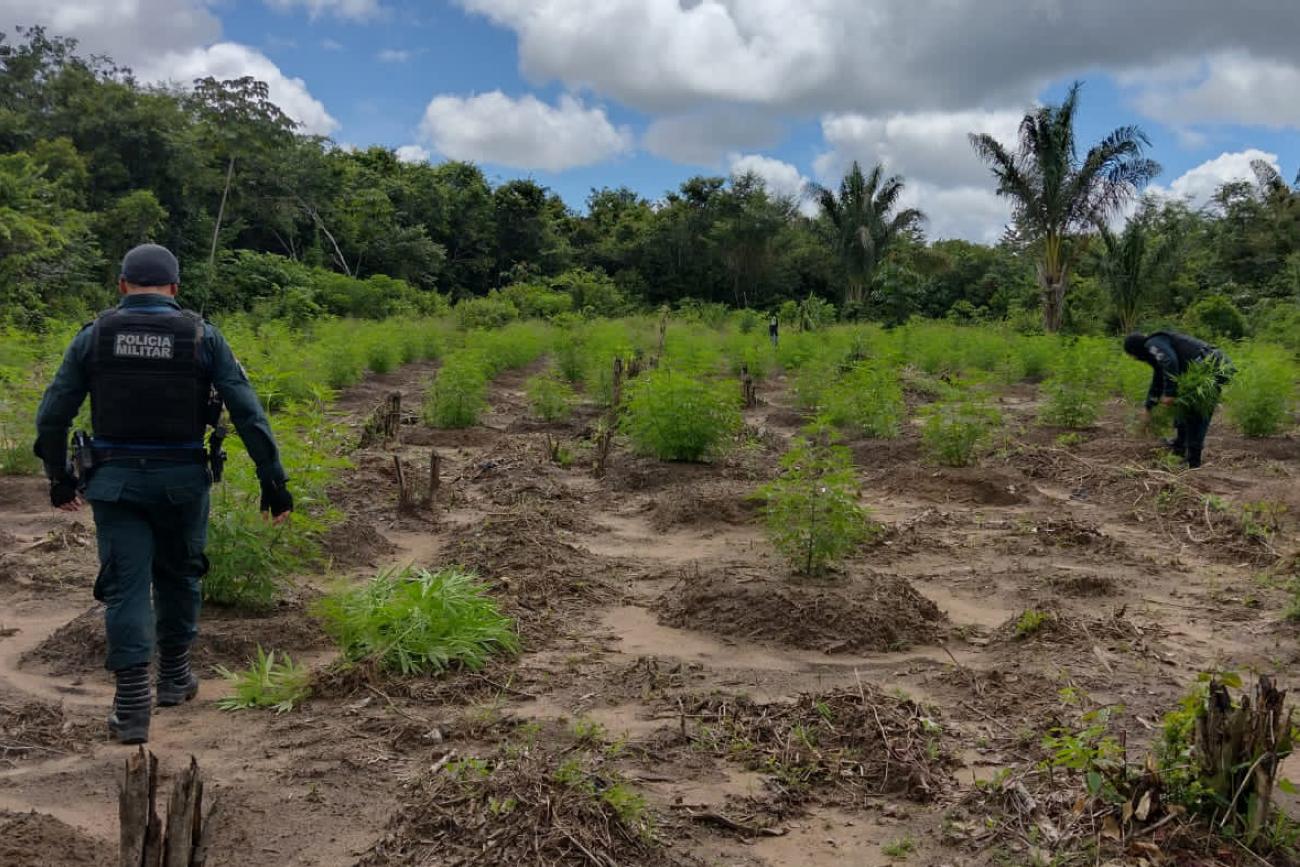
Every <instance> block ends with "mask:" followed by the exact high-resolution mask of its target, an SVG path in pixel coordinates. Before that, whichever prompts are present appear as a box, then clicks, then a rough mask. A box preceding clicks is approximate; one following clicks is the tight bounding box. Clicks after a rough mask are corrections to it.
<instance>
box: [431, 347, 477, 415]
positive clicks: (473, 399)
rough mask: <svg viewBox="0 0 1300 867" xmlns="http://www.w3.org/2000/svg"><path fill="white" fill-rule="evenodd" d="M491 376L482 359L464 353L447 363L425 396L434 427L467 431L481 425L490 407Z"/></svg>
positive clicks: (466, 351)
mask: <svg viewBox="0 0 1300 867" xmlns="http://www.w3.org/2000/svg"><path fill="white" fill-rule="evenodd" d="M487 386H488V377H487V372H486V371H485V370H484V363H483V358H482V356H481V355H480V354H479V353H477V352H475V351H473V350H461V351H459V352H456V353H454V354H453V355H451V356H450V357H448V358H447V360H446V361H445V362H443V365H442V369H441V370H439V371H438V375H437V376H435V377H434V379H433V382H431V383H430V384H429V391H428V393H427V395H426V396H425V403H424V406H425V409H424V415H425V420H426V421H428V422H429V424H431V425H433V426H434V427H442V428H463V427H472V426H473V425H475V424H478V417H479V415H480V414H481V413H482V412H483V409H484V408H485V407H486V406H487Z"/></svg>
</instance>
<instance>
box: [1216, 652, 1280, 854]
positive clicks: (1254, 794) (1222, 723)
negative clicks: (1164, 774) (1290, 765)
mask: <svg viewBox="0 0 1300 867" xmlns="http://www.w3.org/2000/svg"><path fill="white" fill-rule="evenodd" d="M1204 711H1205V712H1204V713H1203V714H1202V715H1201V716H1200V717H1198V718H1197V720H1196V731H1195V735H1194V738H1195V740H1194V745H1195V755H1196V763H1197V766H1198V767H1197V769H1198V771H1199V774H1198V776H1199V777H1200V781H1201V783H1202V784H1204V785H1205V786H1206V787H1207V788H1209V789H1211V791H1212V792H1213V793H1214V796H1215V798H1216V799H1217V800H1219V801H1220V802H1221V803H1225V804H1228V808H1227V810H1226V811H1225V812H1224V813H1223V815H1222V818H1221V819H1220V821H1219V822H1218V824H1219V827H1225V826H1227V825H1228V823H1230V822H1231V823H1233V824H1234V825H1236V826H1237V828H1238V831H1239V832H1241V833H1242V836H1243V838H1244V840H1245V843H1246V845H1248V846H1249V845H1251V844H1252V843H1253V842H1254V840H1255V839H1256V838H1257V837H1258V836H1259V834H1260V833H1261V832H1262V831H1263V830H1264V829H1265V828H1267V827H1268V824H1269V820H1270V814H1271V812H1272V807H1273V787H1274V786H1275V785H1276V784H1277V777H1278V771H1279V769H1280V767H1281V764H1282V760H1283V759H1284V758H1285V757H1286V756H1287V755H1289V754H1290V752H1291V748H1292V743H1291V711H1290V710H1288V709H1287V708H1286V691H1285V690H1280V689H1278V688H1277V687H1276V685H1274V683H1273V679H1272V678H1271V677H1268V676H1267V675H1260V678H1259V682H1258V683H1257V684H1256V686H1255V695H1254V701H1251V697H1250V696H1248V695H1243V696H1242V697H1241V701H1240V702H1238V703H1237V704H1236V705H1234V704H1233V701H1232V696H1231V694H1229V692H1228V688H1227V686H1225V685H1224V684H1223V682H1222V681H1220V680H1219V679H1218V678H1215V679H1213V680H1211V681H1210V687H1209V690H1208V692H1207V694H1206V696H1205V708H1204Z"/></svg>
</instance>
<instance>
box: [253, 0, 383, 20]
mask: <svg viewBox="0 0 1300 867" xmlns="http://www.w3.org/2000/svg"><path fill="white" fill-rule="evenodd" d="M266 3H267V5H268V6H270V7H271V8H272V9H276V10H278V11H280V12H290V11H292V10H294V9H297V8H302V9H305V10H306V11H307V14H308V15H309V16H310V17H311V18H313V19H316V18H320V17H321V16H324V15H332V16H334V17H336V18H345V19H351V20H353V21H364V20H366V19H367V18H373V17H375V16H376V15H378V14H379V12H380V5H379V0H266Z"/></svg>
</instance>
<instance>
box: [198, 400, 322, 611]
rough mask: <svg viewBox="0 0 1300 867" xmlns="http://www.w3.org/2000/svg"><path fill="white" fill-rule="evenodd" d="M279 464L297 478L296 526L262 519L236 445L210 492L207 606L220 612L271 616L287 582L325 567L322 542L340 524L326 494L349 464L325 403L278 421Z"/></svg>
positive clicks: (249, 471)
mask: <svg viewBox="0 0 1300 867" xmlns="http://www.w3.org/2000/svg"><path fill="white" fill-rule="evenodd" d="M274 425H275V433H276V439H277V440H278V443H279V446H280V458H281V460H282V461H283V462H284V465H285V466H286V467H288V468H289V469H290V472H291V473H292V475H293V494H294V500H295V508H294V513H293V520H292V521H289V522H286V523H284V524H281V525H278V526H277V525H273V524H271V523H269V522H268V521H265V520H263V518H262V516H261V514H259V512H258V502H259V500H260V492H261V486H260V484H259V482H258V480H257V473H256V469H255V467H254V466H253V462H252V461H251V460H249V459H248V457H247V455H246V454H245V453H244V448H243V444H242V443H241V442H240V440H239V438H238V437H233V436H232V437H230V438H229V439H228V440H226V451H228V452H229V453H230V460H229V461H228V462H227V464H226V475H225V479H224V481H223V482H222V483H221V484H220V485H219V486H217V487H215V488H214V489H213V492H212V515H211V519H210V521H209V525H208V556H209V558H210V561H211V569H210V570H209V572H208V574H207V575H206V576H204V578H203V598H204V600H205V601H206V602H211V603H215V604H217V605H230V606H235V607H238V608H245V609H254V610H260V609H266V608H270V607H271V606H273V605H274V604H275V602H276V600H277V598H278V597H279V594H280V589H281V582H282V580H283V579H284V577H285V576H288V575H292V574H301V573H303V572H309V571H311V570H312V569H313V568H315V567H316V566H317V564H318V563H319V562H320V559H321V551H320V544H319V541H318V539H319V536H320V534H321V533H323V532H324V531H325V530H326V529H328V527H329V526H330V525H331V524H332V523H334V522H335V521H336V520H338V514H337V512H336V511H335V510H333V509H331V508H330V506H329V501H328V499H327V497H326V489H327V488H328V487H329V485H330V484H331V482H332V481H333V480H334V478H335V477H336V475H337V472H338V470H340V469H341V468H343V467H345V466H347V461H346V460H344V459H342V458H340V457H338V456H337V455H338V453H339V451H340V450H341V449H342V446H343V433H342V429H341V428H340V427H338V426H336V425H331V424H329V423H328V422H327V421H326V418H325V412H324V408H323V405H322V404H321V402H320V401H319V400H318V401H313V402H310V403H301V404H290V405H287V406H285V407H284V408H283V409H282V410H281V411H280V412H278V413H277V414H276V415H275V416H274Z"/></svg>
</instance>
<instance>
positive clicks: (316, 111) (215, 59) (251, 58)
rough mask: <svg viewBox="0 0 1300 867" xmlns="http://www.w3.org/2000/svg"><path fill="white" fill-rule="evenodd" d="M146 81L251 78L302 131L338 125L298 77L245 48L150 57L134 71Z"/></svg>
mask: <svg viewBox="0 0 1300 867" xmlns="http://www.w3.org/2000/svg"><path fill="white" fill-rule="evenodd" d="M136 73H137V74H138V75H139V76H140V78H142V79H144V80H146V81H158V82H172V83H175V84H179V85H181V86H187V85H189V84H190V83H191V82H192V81H193V80H194V79H196V78H204V77H206V76H212V77H213V78H240V77H242V76H245V75H251V76H252V77H254V78H257V79H259V80H261V81H265V82H266V84H267V87H268V89H269V91H270V95H271V101H272V102H274V103H275V104H276V105H278V106H279V107H280V110H281V111H283V112H284V113H285V114H287V115H288V116H289V117H291V118H292V119H293V120H295V121H297V122H298V123H299V124H300V127H301V131H302V132H305V133H309V134H313V135H329V134H330V133H332V132H333V131H334V130H336V129H337V128H338V126H339V124H338V121H336V120H335V119H334V118H333V117H332V116H330V113H329V112H328V111H326V110H325V106H324V105H323V104H322V103H321V102H320V100H318V99H316V98H315V97H314V96H312V95H311V93H310V92H309V91H308V90H307V85H306V83H305V82H304V81H303V80H302V79H301V78H291V77H289V76H287V75H285V74H284V73H283V72H281V71H280V67H278V66H276V65H275V64H274V63H273V62H272V61H271V60H270V59H269V58H268V57H267V56H266V55H264V54H262V53H261V52H260V51H257V50H256V49H253V48H249V47H248V46H246V45H239V44H237V43H234V42H218V43H217V44H216V45H212V46H209V47H207V48H191V49H189V50H187V51H169V52H166V53H164V54H156V55H153V56H152V57H151V58H150V60H149V63H148V64H147V65H143V66H140V67H139V68H137V69H136Z"/></svg>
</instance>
